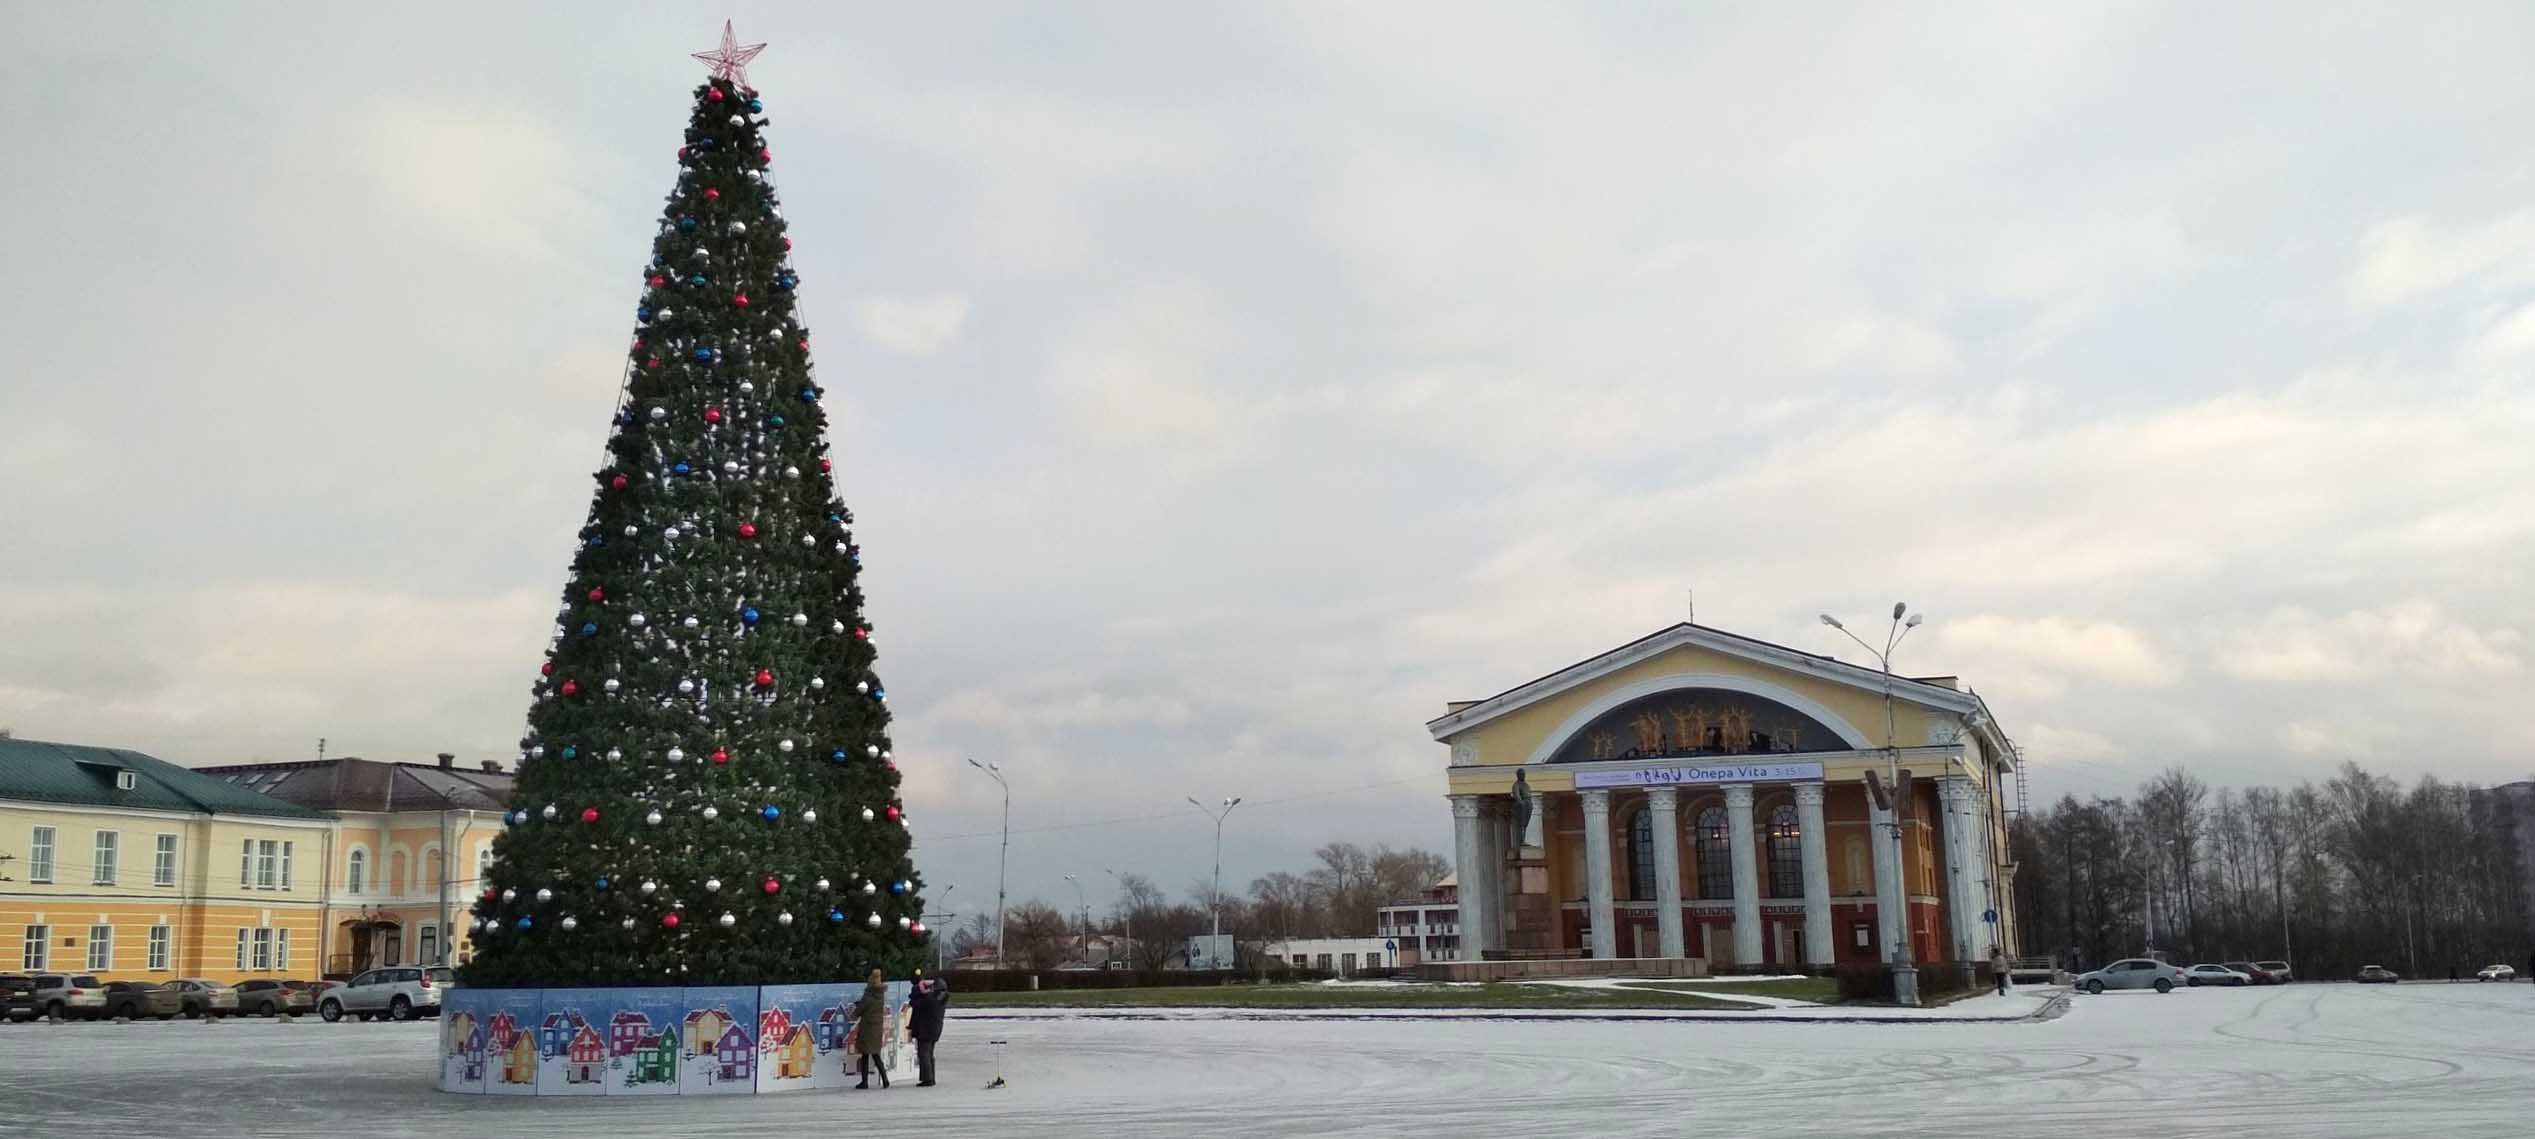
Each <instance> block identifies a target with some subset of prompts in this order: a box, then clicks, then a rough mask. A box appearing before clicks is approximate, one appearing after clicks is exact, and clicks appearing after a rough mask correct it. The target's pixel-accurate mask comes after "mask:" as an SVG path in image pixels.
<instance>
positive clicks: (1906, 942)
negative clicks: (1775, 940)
mask: <svg viewBox="0 0 2535 1139" xmlns="http://www.w3.org/2000/svg"><path fill="white" fill-rule="evenodd" d="M1909 610H1910V606H1909V605H1907V604H1905V603H1903V602H1899V601H1896V602H1893V603H1892V627H1891V629H1889V630H1887V631H1886V632H1885V634H1884V647H1883V649H1882V651H1880V652H1878V651H1877V650H1876V648H1875V646H1873V645H1870V644H1867V643H1866V642H1865V641H1863V640H1861V639H1859V637H1858V635H1857V634H1855V633H1851V632H1849V631H1848V626H1846V625H1843V624H1840V619H1839V618H1837V617H1833V616H1831V615H1830V614H1828V613H1825V614H1823V615H1822V623H1823V624H1825V625H1829V626H1830V627H1832V628H1834V629H1837V630H1839V631H1840V633H1841V635H1843V636H1846V637H1847V638H1848V639H1850V640H1852V641H1856V642H1857V647H1859V648H1861V649H1864V650H1866V652H1867V654H1868V655H1870V656H1872V657H1874V658H1875V664H1876V665H1877V666H1878V667H1880V668H1882V669H1883V673H1884V773H1885V778H1887V779H1890V780H1891V781H1892V788H1893V803H1892V868H1893V876H1894V877H1896V878H1899V879H1900V880H1901V888H1900V889H1899V890H1897V891H1895V892H1896V893H1898V894H1899V895H1900V898H1899V903H1900V907H1901V912H1900V913H1899V914H1897V915H1895V916H1896V918H1897V919H1898V920H1896V921H1895V922H1894V923H1893V927H1894V928H1895V929H1897V930H1899V931H1900V936H1898V937H1895V938H1893V939H1892V945H1891V946H1890V950H1891V954H1892V997H1893V1003H1895V1004H1900V1005H1916V1004H1918V1003H1919V967H1918V964H1917V963H1916V962H1915V961H1913V960H1912V957H1911V950H1910V876H1909V874H1908V873H1907V866H1906V864H1905V862H1904V861H1903V860H1904V858H1905V856H1907V855H1908V854H1909V848H1908V847H1907V846H1906V845H1905V844H1904V843H1903V842H1902V828H1903V827H1905V826H1907V825H1908V823H1909V818H1910V800H1911V798H1912V796H1913V794H1914V792H1912V790H1911V788H1910V786H1909V784H1908V782H1907V781H1906V780H1904V779H1903V778H1902V771H1901V742H1900V741H1901V734H1900V729H1899V728H1898V727H1897V726H1896V721H1895V719H1894V713H1893V701H1892V652H1893V650H1894V649H1897V648H1899V647H1901V641H1902V638H1904V637H1907V636H1909V635H1910V630H1912V629H1916V628H1918V627H1919V621H1920V617H1919V615H1918V614H1916V613H1911V612H1909ZM1904 614H1907V615H1908V616H1907V619H1905V618H1904Z"/></svg>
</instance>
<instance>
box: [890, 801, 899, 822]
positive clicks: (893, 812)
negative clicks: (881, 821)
mask: <svg viewBox="0 0 2535 1139" xmlns="http://www.w3.org/2000/svg"><path fill="white" fill-rule="evenodd" d="M889 821H891V822H896V821H898V805H897V804H896V803H891V804H889Z"/></svg>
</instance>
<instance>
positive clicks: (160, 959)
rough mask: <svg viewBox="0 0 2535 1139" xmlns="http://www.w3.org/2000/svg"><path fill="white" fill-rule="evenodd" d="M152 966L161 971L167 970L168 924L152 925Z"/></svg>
mask: <svg viewBox="0 0 2535 1139" xmlns="http://www.w3.org/2000/svg"><path fill="white" fill-rule="evenodd" d="M150 968H152V969H154V970H157V971H159V972H165V971H166V970H167V927H166V926H163V925H154V926H151V927H150Z"/></svg>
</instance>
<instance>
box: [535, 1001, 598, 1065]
mask: <svg viewBox="0 0 2535 1139" xmlns="http://www.w3.org/2000/svg"><path fill="white" fill-rule="evenodd" d="M589 1027H590V1026H589V1023H588V1022H587V1021H584V1020H582V1019H581V1011H580V1010H579V1009H572V1010H569V1011H566V1012H554V1013H547V1014H546V1019H545V1023H543V1024H540V1025H539V1026H538V1027H537V1050H538V1051H539V1052H542V1053H544V1054H546V1055H548V1056H561V1055H563V1053H564V1050H565V1049H567V1048H570V1047H571V1046H572V1040H573V1038H574V1037H576V1036H579V1035H580V1034H581V1033H582V1032H584V1031H586V1030H588V1028H589Z"/></svg>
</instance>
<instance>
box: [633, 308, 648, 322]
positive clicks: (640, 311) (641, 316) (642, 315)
mask: <svg viewBox="0 0 2535 1139" xmlns="http://www.w3.org/2000/svg"><path fill="white" fill-rule="evenodd" d="M634 319H635V320H638V321H641V322H642V323H644V324H649V323H651V306H650V305H637V306H635V308H634Z"/></svg>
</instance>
